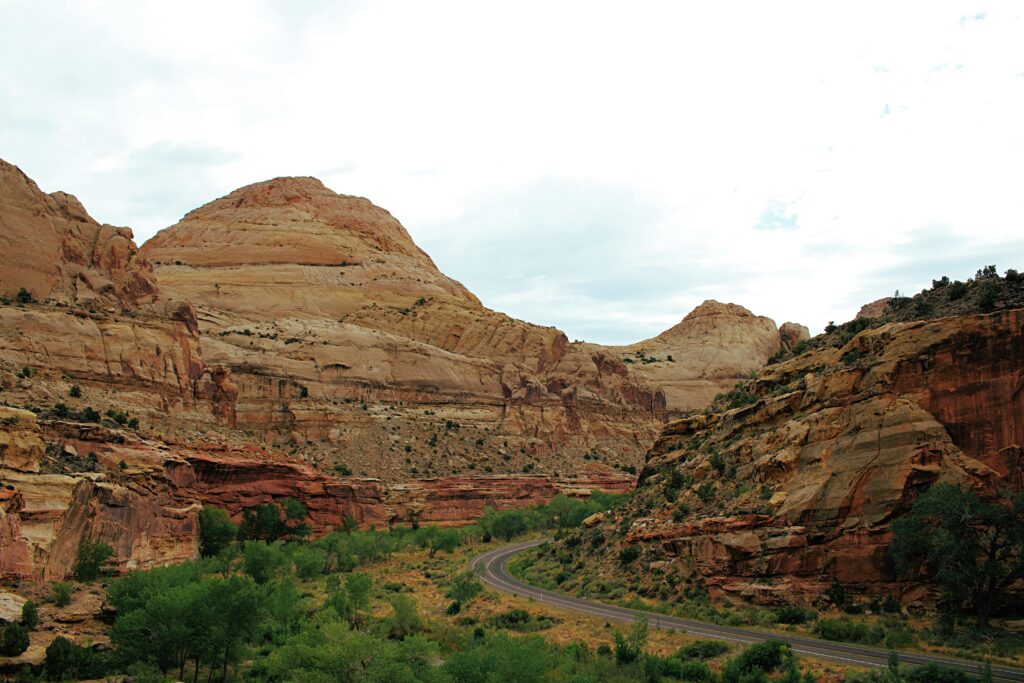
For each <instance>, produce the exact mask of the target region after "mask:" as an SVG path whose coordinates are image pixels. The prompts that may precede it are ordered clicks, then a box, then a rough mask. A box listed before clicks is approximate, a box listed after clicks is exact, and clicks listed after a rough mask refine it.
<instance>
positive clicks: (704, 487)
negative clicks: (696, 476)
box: [697, 481, 715, 503]
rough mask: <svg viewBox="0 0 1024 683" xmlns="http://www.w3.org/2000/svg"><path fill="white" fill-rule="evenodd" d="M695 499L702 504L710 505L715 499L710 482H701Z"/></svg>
mask: <svg viewBox="0 0 1024 683" xmlns="http://www.w3.org/2000/svg"><path fill="white" fill-rule="evenodd" d="M697 497H698V498H700V500H701V502H702V503H710V502H711V501H712V500H713V499H714V497H715V485H714V484H713V483H711V482H710V481H705V482H702V483H701V485H700V486H698V487H697Z"/></svg>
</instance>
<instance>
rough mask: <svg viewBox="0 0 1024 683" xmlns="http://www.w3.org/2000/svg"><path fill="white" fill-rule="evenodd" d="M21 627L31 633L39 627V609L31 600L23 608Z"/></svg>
mask: <svg viewBox="0 0 1024 683" xmlns="http://www.w3.org/2000/svg"><path fill="white" fill-rule="evenodd" d="M21 625H22V626H24V627H25V628H27V629H28V630H29V631H34V630H35V628H36V626H38V625H39V608H38V607H36V603H34V602H32V601H31V600H29V601H27V602H26V603H25V604H24V605H22V606H21Z"/></svg>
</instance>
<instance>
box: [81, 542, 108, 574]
mask: <svg viewBox="0 0 1024 683" xmlns="http://www.w3.org/2000/svg"><path fill="white" fill-rule="evenodd" d="M113 554H114V549H113V548H111V547H110V546H109V545H107V544H106V543H103V542H102V541H93V540H90V539H87V538H83V539H82V541H81V542H80V543H79V544H78V559H77V560H76V561H75V567H74V574H75V578H76V579H78V580H79V581H95V580H96V579H97V578H99V575H100V569H101V568H102V566H103V563H104V562H106V561H107V560H108V559H110V556H111V555H113Z"/></svg>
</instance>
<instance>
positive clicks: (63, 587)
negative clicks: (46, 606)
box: [50, 581, 74, 607]
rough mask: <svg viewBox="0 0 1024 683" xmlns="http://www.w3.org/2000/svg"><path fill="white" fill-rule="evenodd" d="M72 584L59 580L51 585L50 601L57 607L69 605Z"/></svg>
mask: <svg viewBox="0 0 1024 683" xmlns="http://www.w3.org/2000/svg"><path fill="white" fill-rule="evenodd" d="M73 590H74V588H73V587H72V585H71V584H70V583H67V582H63V581H62V582H57V583H53V584H51V585H50V591H51V593H50V601H51V602H53V604H55V605H56V606H57V607H67V606H68V605H70V604H71V592H72V591H73Z"/></svg>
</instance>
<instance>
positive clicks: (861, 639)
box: [814, 617, 885, 645]
mask: <svg viewBox="0 0 1024 683" xmlns="http://www.w3.org/2000/svg"><path fill="white" fill-rule="evenodd" d="M814 633H815V635H817V636H818V637H819V638H824V639H825V640H835V641H841V642H846V643H863V644H865V645H876V644H878V643H880V642H882V640H884V639H885V628H883V627H882V626H874V627H870V626H868V625H867V624H862V623H860V622H856V621H852V620H850V619H847V618H846V617H843V618H841V619H819V620H818V621H817V623H815V624H814Z"/></svg>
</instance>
